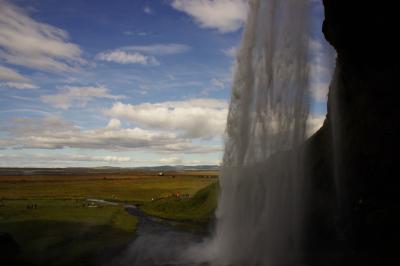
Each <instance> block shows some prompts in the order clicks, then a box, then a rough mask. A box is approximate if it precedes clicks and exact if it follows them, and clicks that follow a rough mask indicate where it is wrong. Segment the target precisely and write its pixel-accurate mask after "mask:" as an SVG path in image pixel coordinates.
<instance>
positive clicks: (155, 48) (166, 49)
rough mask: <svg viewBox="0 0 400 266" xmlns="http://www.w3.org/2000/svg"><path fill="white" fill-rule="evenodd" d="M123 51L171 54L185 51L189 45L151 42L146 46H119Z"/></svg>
mask: <svg viewBox="0 0 400 266" xmlns="http://www.w3.org/2000/svg"><path fill="white" fill-rule="evenodd" d="M121 49H122V50H125V51H135V52H143V53H145V54H151V55H173V54H180V53H184V52H187V51H188V50H190V47H189V46H187V45H185V44H179V43H170V44H152V45H146V46H125V47H123V48H121Z"/></svg>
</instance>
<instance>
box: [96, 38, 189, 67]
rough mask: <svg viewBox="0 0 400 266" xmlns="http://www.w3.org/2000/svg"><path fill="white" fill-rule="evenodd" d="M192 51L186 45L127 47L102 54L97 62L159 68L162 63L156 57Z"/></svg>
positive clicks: (98, 55)
mask: <svg viewBox="0 0 400 266" xmlns="http://www.w3.org/2000/svg"><path fill="white" fill-rule="evenodd" d="M189 49H190V47H189V46H187V45H184V44H177V43H172V44H153V45H147V46H125V47H121V48H117V49H115V50H111V51H105V52H101V53H99V54H97V55H96V59H97V60H102V61H108V62H115V63H120V64H141V65H145V66H158V65H160V62H159V61H158V60H157V59H156V58H155V57H154V56H155V55H157V56H162V55H173V54H179V53H184V52H186V51H188V50H189Z"/></svg>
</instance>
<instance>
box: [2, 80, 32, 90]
mask: <svg viewBox="0 0 400 266" xmlns="http://www.w3.org/2000/svg"><path fill="white" fill-rule="evenodd" d="M0 86H4V87H7V88H12V89H18V90H34V89H38V88H39V87H38V86H36V85H33V84H31V83H25V82H5V83H1V84H0Z"/></svg>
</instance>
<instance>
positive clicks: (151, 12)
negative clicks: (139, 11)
mask: <svg viewBox="0 0 400 266" xmlns="http://www.w3.org/2000/svg"><path fill="white" fill-rule="evenodd" d="M143 11H144V13H146V14H149V15H151V14H153V9H151V8H150V7H149V6H145V7H144V8H143Z"/></svg>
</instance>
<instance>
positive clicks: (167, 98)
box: [0, 0, 333, 167]
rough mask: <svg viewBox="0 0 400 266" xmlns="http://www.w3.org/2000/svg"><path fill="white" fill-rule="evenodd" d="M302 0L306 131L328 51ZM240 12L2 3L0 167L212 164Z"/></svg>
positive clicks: (220, 3) (172, 2) (321, 108)
mask: <svg viewBox="0 0 400 266" xmlns="http://www.w3.org/2000/svg"><path fill="white" fill-rule="evenodd" d="M311 5H312V16H313V17H312V22H313V23H312V40H311V42H310V48H311V55H312V56H311V58H310V66H311V69H312V71H311V72H312V74H313V76H312V96H313V100H312V103H313V104H312V116H311V117H310V125H311V127H312V130H315V129H316V128H318V126H319V125H320V124H321V122H322V121H323V116H324V114H325V109H326V107H325V106H326V91H327V86H328V81H329V79H330V75H331V69H332V67H331V65H332V58H333V57H332V56H331V54H333V53H332V52H331V51H330V50H329V47H328V46H327V45H326V43H325V42H324V41H323V38H322V36H321V33H320V28H321V23H322V18H323V12H322V7H321V4H320V3H319V2H318V1H312V3H311ZM246 8H247V2H246V0H203V1H198V0H194V1H193V0H151V1H150V0H147V1H146V0H134V1H132V0H115V1H112V2H111V1H106V0H86V1H83V0H69V1H54V0H40V1H38V0H15V1H5V0H0V95H1V97H0V121H1V124H0V166H36V167H60V166H61V167H63V166H103V165H112V166H123V167H135V166H144V165H165V164H186V165H196V164H217V163H219V161H220V160H221V157H222V152H223V133H224V128H225V119H226V115H227V110H228V104H229V97H230V86H231V80H232V75H233V73H232V72H233V66H234V63H235V51H236V50H237V49H238V47H239V44H240V38H241V34H242V26H243V23H244V22H245V18H246ZM327 55H329V56H327Z"/></svg>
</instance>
